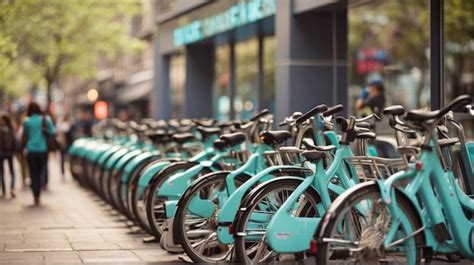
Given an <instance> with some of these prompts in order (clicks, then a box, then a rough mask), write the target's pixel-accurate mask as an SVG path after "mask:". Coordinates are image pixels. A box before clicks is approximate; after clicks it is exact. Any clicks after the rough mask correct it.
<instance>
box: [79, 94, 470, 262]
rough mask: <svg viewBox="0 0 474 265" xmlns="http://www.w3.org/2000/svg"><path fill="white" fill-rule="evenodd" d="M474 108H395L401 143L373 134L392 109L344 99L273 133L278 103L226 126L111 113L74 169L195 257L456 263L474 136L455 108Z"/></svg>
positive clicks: (176, 249)
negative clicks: (357, 106)
mask: <svg viewBox="0 0 474 265" xmlns="http://www.w3.org/2000/svg"><path fill="white" fill-rule="evenodd" d="M471 104H472V99H471V97H470V96H460V97H458V98H456V99H455V100H453V101H452V102H451V103H450V104H449V105H448V106H447V107H445V108H443V109H441V110H436V111H420V110H412V111H408V112H406V111H405V109H404V108H403V107H402V106H398V105H397V106H390V107H387V108H386V109H385V110H384V111H383V114H384V115H385V116H387V117H389V124H390V126H391V127H392V128H393V131H394V136H395V138H396V140H397V141H396V143H397V144H396V146H395V145H393V150H391V151H390V152H388V151H387V148H390V146H392V145H390V144H388V143H387V142H381V141H379V140H377V139H376V134H375V133H374V132H373V128H374V124H375V123H376V122H377V121H378V120H380V117H378V116H377V115H375V114H373V115H370V116H368V117H365V118H361V119H358V118H355V117H353V116H351V117H349V118H344V117H340V116H338V117H336V118H334V116H336V115H337V114H338V113H340V112H341V111H342V110H343V106H342V105H336V106H333V107H330V108H328V107H327V106H326V105H319V106H316V107H315V108H313V109H311V110H310V111H308V112H306V113H304V114H302V113H300V112H295V113H293V115H291V116H290V117H287V118H286V119H285V120H284V121H282V122H280V123H279V126H281V127H286V130H271V128H272V123H273V118H272V115H271V114H270V113H269V112H268V111H267V110H263V111H261V112H260V113H258V114H257V115H255V116H254V117H253V118H252V119H250V120H249V121H232V122H223V123H216V122H215V121H214V120H212V119H200V120H180V121H178V120H170V121H168V122H165V121H155V120H152V119H146V120H143V121H142V122H141V123H140V124H137V123H134V122H129V123H123V122H120V121H118V120H114V119H112V120H107V121H105V122H103V123H101V124H100V125H99V126H98V127H97V128H96V132H95V133H96V135H95V137H92V138H83V139H79V140H77V141H75V142H74V144H73V145H72V147H71V149H70V155H71V171H72V174H73V176H74V177H75V179H77V181H79V183H80V184H81V185H83V186H85V187H87V188H89V189H92V190H93V191H95V192H96V193H97V194H98V195H99V196H100V197H102V198H103V200H105V201H106V202H108V203H109V204H111V205H112V206H113V207H114V208H115V209H116V210H117V211H119V212H120V213H122V214H123V215H125V216H126V217H127V218H128V219H130V220H131V221H133V222H135V223H136V224H137V225H139V226H140V227H141V228H143V229H144V230H145V231H147V232H148V233H150V234H151V235H153V236H154V237H156V239H159V240H160V244H161V246H162V248H164V249H165V250H167V251H169V252H173V253H180V252H185V253H186V254H187V255H188V256H189V258H191V259H192V260H193V261H194V262H203V263H215V262H238V263H260V262H264V263H267V262H274V261H295V260H297V261H300V260H303V259H305V258H308V257H310V256H314V255H315V256H316V260H317V262H318V263H320V264H327V263H331V262H333V261H335V262H338V261H340V262H351V263H354V262H359V263H360V264H368V263H371V264H372V263H373V264H378V263H380V262H390V263H401V264H418V263H421V262H423V261H424V262H429V261H430V260H431V258H432V257H433V255H434V254H440V253H442V254H445V255H446V256H447V257H448V259H449V260H451V261H457V260H459V259H460V258H461V257H462V256H464V257H467V258H474V218H473V216H474V215H473V213H474V199H473V198H471V197H470V194H472V188H473V187H474V174H473V172H474V162H473V161H474V142H468V141H466V137H465V133H464V129H463V127H462V124H461V123H460V122H459V121H457V120H456V119H455V118H454V114H453V113H454V112H464V113H468V114H464V115H467V116H468V115H471V116H474V113H473V112H474V111H473V109H472V105H471ZM382 153H383V154H390V153H396V155H395V156H392V157H382V156H381V154H382ZM384 156H386V155H384Z"/></svg>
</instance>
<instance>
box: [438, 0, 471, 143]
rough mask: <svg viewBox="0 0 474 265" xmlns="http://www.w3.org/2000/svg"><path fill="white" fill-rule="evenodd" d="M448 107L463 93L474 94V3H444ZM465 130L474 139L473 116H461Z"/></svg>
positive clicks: (459, 1)
mask: <svg viewBox="0 0 474 265" xmlns="http://www.w3.org/2000/svg"><path fill="white" fill-rule="evenodd" d="M444 4H445V6H444V32H445V104H446V103H448V102H449V101H450V100H452V99H454V98H455V97H457V96H459V95H463V94H469V95H474V34H473V33H474V2H473V1H464V0H450V1H445V2H444ZM457 118H458V119H459V120H461V121H463V126H464V131H465V132H466V136H467V137H468V138H470V139H473V138H474V121H473V120H472V117H470V116H469V115H467V114H465V115H459V116H458V117H457Z"/></svg>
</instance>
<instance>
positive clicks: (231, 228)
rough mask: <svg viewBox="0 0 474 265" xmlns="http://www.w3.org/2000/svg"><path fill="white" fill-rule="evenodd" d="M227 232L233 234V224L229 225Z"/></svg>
mask: <svg viewBox="0 0 474 265" xmlns="http://www.w3.org/2000/svg"><path fill="white" fill-rule="evenodd" d="M229 234H231V235H232V234H234V226H233V225H232V224H230V225H229Z"/></svg>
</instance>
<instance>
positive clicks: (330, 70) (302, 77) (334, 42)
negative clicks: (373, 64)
mask: <svg viewBox="0 0 474 265" xmlns="http://www.w3.org/2000/svg"><path fill="white" fill-rule="evenodd" d="M277 4H278V6H277V14H276V19H275V21H276V38H277V54H276V102H277V105H276V106H277V107H276V120H277V121H279V120H282V119H283V118H284V117H286V116H288V115H290V114H291V113H292V112H294V111H302V112H304V111H306V110H309V109H310V108H311V107H313V106H315V105H318V104H322V103H325V104H329V105H331V104H337V103H342V104H346V101H347V95H346V94H347V91H346V89H347V11H346V6H345V5H341V6H333V7H325V8H324V10H321V9H320V10H317V11H310V12H305V13H301V14H299V15H295V14H294V10H293V9H294V2H293V1H277Z"/></svg>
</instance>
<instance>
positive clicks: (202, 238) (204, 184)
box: [173, 172, 247, 263]
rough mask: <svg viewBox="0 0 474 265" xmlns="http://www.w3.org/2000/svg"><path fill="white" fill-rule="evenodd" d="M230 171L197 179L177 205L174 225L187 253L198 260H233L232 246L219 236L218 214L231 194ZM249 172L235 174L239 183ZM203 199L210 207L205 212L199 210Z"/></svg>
mask: <svg viewBox="0 0 474 265" xmlns="http://www.w3.org/2000/svg"><path fill="white" fill-rule="evenodd" d="M228 174H229V172H213V173H210V174H208V175H205V176H203V177H202V178H201V179H199V180H197V181H196V182H194V183H193V184H191V186H189V188H188V189H187V190H186V193H185V194H184V195H183V197H181V199H180V200H179V203H178V208H177V209H176V214H175V218H174V225H173V228H174V229H175V230H174V232H175V233H176V234H177V235H178V238H179V242H180V243H181V246H182V247H183V249H184V251H185V252H186V254H187V255H188V256H189V257H190V258H191V259H192V260H193V261H194V262H197V263H216V262H224V261H229V258H230V254H231V251H232V247H231V246H227V245H224V244H220V243H219V242H218V240H217V215H218V213H219V209H220V207H222V205H223V204H224V202H225V201H226V200H227V198H228V196H229V195H228V194H227V193H228V192H227V189H226V185H225V182H226V176H227V175H228ZM246 179H247V177H246V176H238V177H236V178H235V181H234V184H235V186H236V187H239V186H240V185H242V184H243V183H244V182H245V180H246ZM200 202H202V203H203V206H204V207H205V208H207V209H208V210H211V211H212V212H210V211H206V213H204V215H200V214H199V213H196V212H195V210H196V209H199V210H200V209H201V208H204V207H201V204H200Z"/></svg>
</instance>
